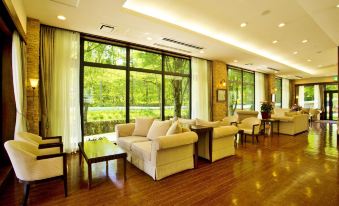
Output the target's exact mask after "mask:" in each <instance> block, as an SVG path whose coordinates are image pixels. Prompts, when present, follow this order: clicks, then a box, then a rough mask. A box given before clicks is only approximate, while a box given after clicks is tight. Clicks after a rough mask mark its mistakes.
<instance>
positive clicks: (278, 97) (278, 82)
mask: <svg viewBox="0 0 339 206" xmlns="http://www.w3.org/2000/svg"><path fill="white" fill-rule="evenodd" d="M274 102H275V106H276V107H280V108H281V107H282V79H280V78H276V79H275V100H274Z"/></svg>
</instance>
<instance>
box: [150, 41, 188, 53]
mask: <svg viewBox="0 0 339 206" xmlns="http://www.w3.org/2000/svg"><path fill="white" fill-rule="evenodd" d="M154 45H155V46H159V47H163V48H166V49H172V50H176V51H180V52H185V53H188V54H189V53H192V52H190V51H188V50H185V49H179V48H175V47H171V46H167V45H163V44H158V43H155V44H154Z"/></svg>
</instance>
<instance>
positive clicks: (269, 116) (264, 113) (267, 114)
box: [261, 112, 271, 119]
mask: <svg viewBox="0 0 339 206" xmlns="http://www.w3.org/2000/svg"><path fill="white" fill-rule="evenodd" d="M261 118H263V119H269V118H271V113H269V112H261Z"/></svg>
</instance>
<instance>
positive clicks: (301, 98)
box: [298, 86, 304, 107]
mask: <svg viewBox="0 0 339 206" xmlns="http://www.w3.org/2000/svg"><path fill="white" fill-rule="evenodd" d="M298 105H299V106H301V107H304V86H299V94H298Z"/></svg>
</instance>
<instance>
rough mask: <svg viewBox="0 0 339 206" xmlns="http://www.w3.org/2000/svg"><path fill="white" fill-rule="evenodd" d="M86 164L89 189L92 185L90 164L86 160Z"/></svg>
mask: <svg viewBox="0 0 339 206" xmlns="http://www.w3.org/2000/svg"><path fill="white" fill-rule="evenodd" d="M87 165H88V189H89V190H90V189H91V186H92V164H91V163H90V162H88V163H87Z"/></svg>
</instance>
